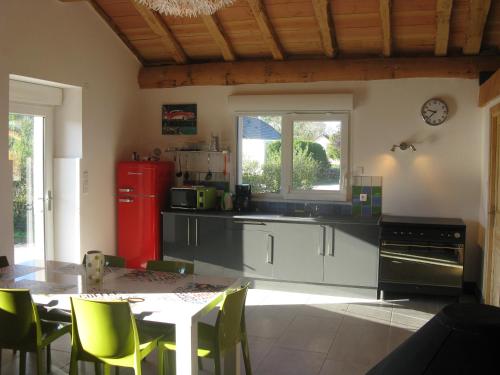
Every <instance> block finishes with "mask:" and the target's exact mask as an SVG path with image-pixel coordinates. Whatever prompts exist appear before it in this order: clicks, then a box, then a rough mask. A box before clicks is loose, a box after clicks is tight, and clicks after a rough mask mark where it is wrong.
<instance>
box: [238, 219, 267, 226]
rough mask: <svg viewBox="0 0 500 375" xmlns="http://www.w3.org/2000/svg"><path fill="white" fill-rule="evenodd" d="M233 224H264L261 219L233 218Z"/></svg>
mask: <svg viewBox="0 0 500 375" xmlns="http://www.w3.org/2000/svg"><path fill="white" fill-rule="evenodd" d="M233 223H234V224H247V225H266V223H263V222H262V221H246V220H233Z"/></svg>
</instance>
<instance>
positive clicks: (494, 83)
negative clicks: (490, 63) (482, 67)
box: [479, 70, 500, 107]
mask: <svg viewBox="0 0 500 375" xmlns="http://www.w3.org/2000/svg"><path fill="white" fill-rule="evenodd" d="M499 96H500V70H497V71H496V72H495V74H493V75H492V76H491V77H490V78H488V80H487V81H486V82H484V83H483V84H482V85H481V86H480V87H479V106H480V107H484V106H485V105H486V104H488V102H490V101H492V100H493V99H496V98H498V97H499Z"/></svg>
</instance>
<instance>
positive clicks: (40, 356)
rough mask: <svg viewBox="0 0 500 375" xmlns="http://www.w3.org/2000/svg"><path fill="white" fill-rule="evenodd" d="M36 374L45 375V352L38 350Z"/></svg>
mask: <svg viewBox="0 0 500 375" xmlns="http://www.w3.org/2000/svg"><path fill="white" fill-rule="evenodd" d="M36 373H37V375H43V350H42V349H38V350H37V351H36Z"/></svg>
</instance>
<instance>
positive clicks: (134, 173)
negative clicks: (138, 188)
mask: <svg viewBox="0 0 500 375" xmlns="http://www.w3.org/2000/svg"><path fill="white" fill-rule="evenodd" d="M127 174H128V175H129V176H142V175H143V174H144V173H143V172H127Z"/></svg>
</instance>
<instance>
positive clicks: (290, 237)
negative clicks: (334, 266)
mask: <svg viewBox="0 0 500 375" xmlns="http://www.w3.org/2000/svg"><path fill="white" fill-rule="evenodd" d="M271 227H272V230H273V232H274V234H275V252H274V269H273V275H274V277H275V278H276V279H279V280H287V281H299V282H313V283H320V282H323V257H324V245H325V227H324V226H322V225H310V224H292V223H273V224H272V225H271Z"/></svg>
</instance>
